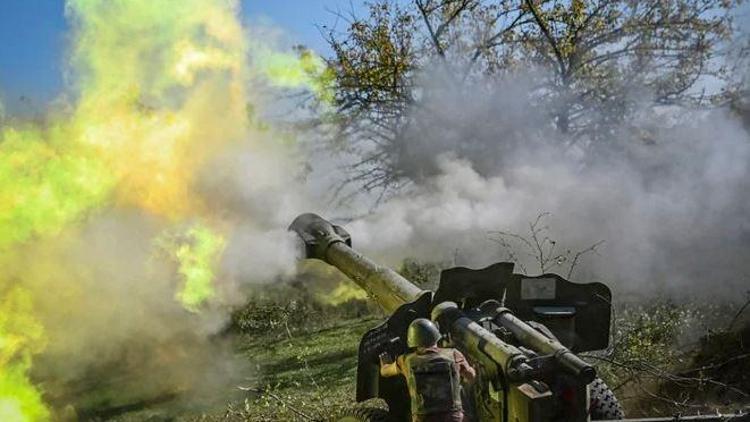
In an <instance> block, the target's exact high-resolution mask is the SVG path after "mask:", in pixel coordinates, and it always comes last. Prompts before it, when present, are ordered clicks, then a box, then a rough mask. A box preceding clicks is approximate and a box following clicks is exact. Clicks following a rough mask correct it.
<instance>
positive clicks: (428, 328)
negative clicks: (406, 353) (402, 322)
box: [406, 318, 440, 347]
mask: <svg viewBox="0 0 750 422" xmlns="http://www.w3.org/2000/svg"><path fill="white" fill-rule="evenodd" d="M438 340H440V331H439V330H438V328H437V327H436V326H435V323H434V322H432V321H430V320H429V319H427V318H417V319H415V320H414V321H412V322H411V324H409V329H408V330H406V344H407V346H409V347H432V346H434V345H436V344H437V342H438Z"/></svg>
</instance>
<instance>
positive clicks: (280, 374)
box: [228, 317, 381, 421]
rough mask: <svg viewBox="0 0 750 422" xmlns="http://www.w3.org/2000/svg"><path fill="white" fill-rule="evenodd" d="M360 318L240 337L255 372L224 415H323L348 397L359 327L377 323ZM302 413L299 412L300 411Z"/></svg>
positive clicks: (349, 400) (346, 402) (255, 417)
mask: <svg viewBox="0 0 750 422" xmlns="http://www.w3.org/2000/svg"><path fill="white" fill-rule="evenodd" d="M380 321H381V320H380V319H379V318H374V317H364V318H359V319H354V320H348V321H338V322H336V323H334V324H332V325H330V326H323V327H321V328H318V329H315V330H311V331H301V332H296V333H288V332H286V330H284V332H283V335H282V336H280V337H277V338H272V339H269V338H268V337H267V336H246V337H245V338H243V339H242V341H241V343H242V344H243V345H242V346H241V351H242V353H243V354H244V355H245V356H246V357H247V359H248V360H250V361H254V362H258V364H259V368H258V369H259V372H258V376H257V377H255V378H253V379H250V380H248V386H249V387H250V388H252V389H254V390H255V391H250V392H249V394H248V397H247V399H246V400H244V401H243V402H242V403H241V405H239V406H238V405H234V406H232V407H231V408H230V409H229V411H228V416H230V419H235V418H236V419H239V420H250V421H271V420H297V419H301V420H304V419H306V418H310V419H325V418H326V417H330V416H331V415H332V414H335V413H336V412H337V411H339V410H340V409H342V408H344V407H346V406H348V405H351V404H352V403H353V402H354V381H355V375H356V366H357V347H358V345H359V340H360V338H361V336H362V334H364V332H365V331H367V330H368V329H370V328H372V327H374V326H375V325H377V324H379V323H380ZM302 414H304V415H305V417H303V416H301V415H302Z"/></svg>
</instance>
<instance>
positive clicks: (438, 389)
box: [397, 346, 474, 422]
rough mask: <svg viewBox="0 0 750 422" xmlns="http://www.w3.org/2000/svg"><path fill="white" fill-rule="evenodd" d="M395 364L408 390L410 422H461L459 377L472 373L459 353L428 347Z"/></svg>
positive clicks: (447, 349)
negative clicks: (404, 379)
mask: <svg viewBox="0 0 750 422" xmlns="http://www.w3.org/2000/svg"><path fill="white" fill-rule="evenodd" d="M397 364H398V367H399V372H401V374H402V375H403V376H404V377H405V378H406V383H407V385H408V387H409V395H410V397H411V414H412V420H413V421H414V422H442V421H446V422H448V421H450V422H454V421H455V422H458V421H462V420H463V408H462V406H461V377H462V375H464V374H465V373H467V372H468V373H471V374H472V376H473V373H474V370H473V369H472V368H471V366H469V364H468V363H467V362H466V358H464V356H463V354H461V352H459V351H458V350H456V349H450V348H439V347H436V346H435V347H429V348H424V349H421V350H419V351H418V352H413V353H409V354H407V355H403V356H399V358H398V359H397Z"/></svg>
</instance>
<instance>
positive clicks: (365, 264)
mask: <svg viewBox="0 0 750 422" xmlns="http://www.w3.org/2000/svg"><path fill="white" fill-rule="evenodd" d="M289 229H290V230H292V231H294V232H296V233H297V234H298V235H299V236H300V238H301V239H302V241H303V242H304V243H305V255H306V258H311V259H319V260H321V261H324V262H327V263H328V264H330V265H333V266H334V267H336V268H338V269H339V270H341V272H343V273H344V274H346V275H347V276H348V277H349V278H350V279H352V281H354V282H355V283H357V285H359V286H360V287H361V288H363V289H364V290H365V291H367V292H368V293H369V294H370V296H371V297H373V298H374V299H375V301H376V302H377V303H378V304H379V305H380V306H381V307H382V308H383V309H384V310H385V311H386V312H393V311H395V310H396V309H398V307H399V306H401V305H403V304H405V303H408V302H412V301H414V300H416V299H417V298H418V297H419V296H421V295H422V294H424V293H426V291H424V290H422V289H420V288H419V287H417V286H415V285H414V284H412V283H411V282H409V280H407V279H405V278H404V277H401V276H400V275H399V274H398V273H397V272H395V271H393V270H392V269H390V268H388V267H383V266H380V265H378V264H376V263H374V262H372V261H371V260H369V259H367V258H366V257H364V256H362V255H361V254H360V253H358V252H357V251H355V250H354V249H352V248H351V240H350V237H349V234H348V233H347V232H346V231H345V230H344V229H343V228H341V227H340V226H335V225H333V224H331V223H330V222H328V221H327V220H325V219H323V218H321V217H320V216H318V215H316V214H302V215H300V216H299V217H297V218H296V219H295V220H294V222H292V225H291V226H290V227H289Z"/></svg>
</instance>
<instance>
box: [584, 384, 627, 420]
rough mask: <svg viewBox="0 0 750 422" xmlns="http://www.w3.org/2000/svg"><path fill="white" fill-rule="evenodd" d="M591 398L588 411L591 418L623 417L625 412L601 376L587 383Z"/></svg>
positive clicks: (610, 418)
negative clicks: (589, 383)
mask: <svg viewBox="0 0 750 422" xmlns="http://www.w3.org/2000/svg"><path fill="white" fill-rule="evenodd" d="M589 388H590V390H589V391H590V394H591V400H590V404H589V413H590V414H591V420H594V421H596V420H614V419H624V418H625V412H623V411H622V406H620V402H619V401H617V397H615V393H614V392H613V391H612V390H610V388H609V387H608V386H607V384H605V383H604V381H602V379H601V378H597V379H595V380H594V382H592V383H591V385H589Z"/></svg>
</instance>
